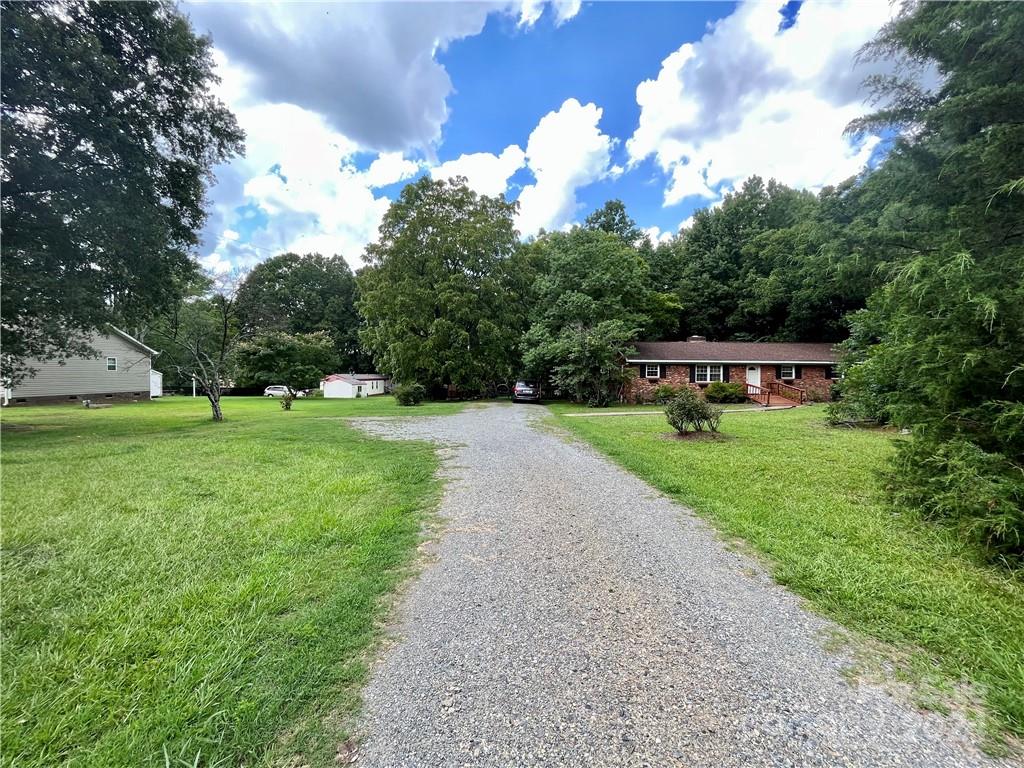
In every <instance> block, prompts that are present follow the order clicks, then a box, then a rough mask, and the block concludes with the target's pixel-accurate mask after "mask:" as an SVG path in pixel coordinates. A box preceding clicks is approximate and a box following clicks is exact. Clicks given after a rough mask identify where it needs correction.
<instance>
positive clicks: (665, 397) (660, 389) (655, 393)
mask: <svg viewBox="0 0 1024 768" xmlns="http://www.w3.org/2000/svg"><path fill="white" fill-rule="evenodd" d="M679 389H680V388H679V387H677V386H675V385H674V384H659V385H658V386H656V387H655V388H654V389H653V390H652V391H651V397H652V398H653V399H654V402H656V403H657V404H658V405H667V404H668V403H669V402H670V401H671V400H672V398H674V397H675V396H676V395H678V394H679Z"/></svg>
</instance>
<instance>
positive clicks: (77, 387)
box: [11, 334, 151, 398]
mask: <svg viewBox="0 0 1024 768" xmlns="http://www.w3.org/2000/svg"><path fill="white" fill-rule="evenodd" d="M92 347H93V349H95V350H96V351H97V352H99V356H98V357H93V358H86V357H72V358H68V360H67V361H66V362H65V364H64V365H61V364H60V363H58V362H56V361H55V360H47V361H45V362H40V361H38V360H33V361H30V362H29V365H30V366H31V367H32V368H35V369H37V371H38V373H36V375H35V376H33V377H32V378H31V379H26V380H25V381H23V382H22V383H21V384H19V385H18V386H17V387H15V388H14V390H13V392H12V393H11V397H12V398H18V397H54V396H59V395H97V394H104V393H108V392H109V393H115V392H141V393H142V395H143V396H145V397H148V396H149V370H150V367H151V364H150V359H149V353H147V352H144V351H143V350H141V349H139V348H138V347H136V346H135V345H134V344H130V343H129V342H127V341H125V340H124V339H122V338H120V337H119V336H114V335H112V334H111V335H106V334H103V335H99V336H96V337H94V338H93V341H92ZM108 357H116V358H117V370H116V371H108V370H107V358H108Z"/></svg>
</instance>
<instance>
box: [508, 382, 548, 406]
mask: <svg viewBox="0 0 1024 768" xmlns="http://www.w3.org/2000/svg"><path fill="white" fill-rule="evenodd" d="M540 397H541V389H540V384H538V383H537V382H535V381H517V382H516V384H515V386H514V387H512V402H513V403H539V402H540Z"/></svg>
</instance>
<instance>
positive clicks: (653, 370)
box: [644, 365, 661, 379]
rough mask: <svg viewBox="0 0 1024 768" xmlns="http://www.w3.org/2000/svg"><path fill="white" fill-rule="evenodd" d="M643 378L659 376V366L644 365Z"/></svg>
mask: <svg viewBox="0 0 1024 768" xmlns="http://www.w3.org/2000/svg"><path fill="white" fill-rule="evenodd" d="M644 378H647V379H657V378H661V366H660V365H647V366H644Z"/></svg>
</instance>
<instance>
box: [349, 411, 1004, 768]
mask: <svg viewBox="0 0 1024 768" xmlns="http://www.w3.org/2000/svg"><path fill="white" fill-rule="evenodd" d="M544 414H545V412H544V409H542V408H540V407H537V406H510V405H509V406H502V405H494V406H488V407H485V408H470V409H467V410H465V411H464V412H462V413H460V414H458V415H455V416H444V417H424V418H415V419H409V420H396V421H383V420H379V421H361V422H360V426H361V427H362V428H364V429H366V430H368V431H371V432H373V433H374V434H378V435H384V436H388V437H398V438H417V439H427V440H431V441H435V442H438V443H442V444H446V445H448V446H450V447H449V450H448V451H446V456H447V458H446V461H445V467H446V469H445V472H446V476H447V477H448V478H449V482H448V485H447V490H446V492H445V496H444V500H443V502H442V505H441V510H440V513H441V516H442V518H443V521H444V528H443V532H442V533H441V534H440V536H439V538H438V540H436V541H434V542H433V543H432V544H431V545H430V546H429V551H430V555H431V557H430V559H429V563H428V564H427V565H426V566H425V568H424V570H423V572H422V573H421V575H420V576H419V577H418V578H417V579H416V580H415V582H414V583H413V584H412V585H411V586H410V587H409V589H408V590H406V592H405V593H404V595H403V596H402V598H401V601H400V605H399V608H398V611H397V615H396V618H395V625H394V626H393V628H392V635H393V642H391V643H388V644H387V645H386V646H385V648H384V650H383V652H382V658H381V659H380V660H379V662H378V663H377V665H376V667H375V670H374V673H373V675H372V676H371V680H370V683H369V684H368V686H367V688H366V689H365V691H364V696H365V703H366V706H365V711H364V716H363V722H362V735H363V743H362V746H361V747H360V749H359V752H358V761H359V764H360V765H362V766H379V767H381V768H383V767H384V766H460V765H472V766H526V765H544V766H585V765H600V766H685V767H686V768H697V767H698V766H709V767H711V766H713V767H714V768H724V767H725V766H922V768H924V767H927V768H940V766H957V767H962V766H994V765H1000V764H1002V763H999V762H997V761H993V760H989V759H986V758H985V757H983V756H982V755H981V754H980V753H979V752H978V751H977V750H976V749H975V748H974V747H973V746H972V744H971V740H970V736H969V732H968V730H967V728H966V726H965V725H964V723H963V721H962V720H961V719H959V718H957V717H942V716H939V715H934V714H925V713H921V712H918V711H917V710H915V709H914V708H913V707H911V706H910V705H908V704H906V703H905V702H903V701H902V700H901V699H899V698H897V697H894V696H893V695H890V694H889V693H887V692H886V691H885V690H883V689H881V688H878V687H875V686H873V685H869V684H866V683H863V682H862V683H859V684H854V685H851V684H849V683H848V682H847V681H846V680H845V679H844V677H843V674H842V671H843V669H844V668H845V667H849V666H850V665H851V664H852V661H851V659H850V658H848V657H844V656H843V655H841V654H837V653H835V652H830V651H826V650H825V648H824V644H825V637H826V636H827V635H828V633H829V631H830V630H832V629H834V628H835V627H834V625H833V624H831V623H830V622H828V621H825V620H823V619H822V618H820V617H818V616H816V615H814V614H812V613H810V612H809V611H807V610H806V609H804V608H803V607H802V606H801V602H800V600H799V599H798V598H796V597H794V596H793V595H792V594H790V593H789V592H787V591H786V590H785V589H783V588H781V587H779V586H777V585H775V584H774V583H773V582H772V581H771V579H770V578H768V577H767V576H766V575H765V574H764V572H763V570H762V569H761V568H759V567H758V566H757V565H756V564H755V563H754V562H752V561H751V560H750V559H749V558H747V557H745V556H743V555H740V554H738V553H736V552H733V551H730V550H728V549H727V548H726V547H725V546H724V545H723V544H722V542H721V540H720V539H719V538H718V537H717V536H716V534H715V533H714V532H713V531H712V530H711V528H710V527H709V526H708V525H706V524H705V523H703V522H702V521H701V520H699V519H698V518H697V517H695V516H694V515H692V514H691V513H690V512H688V511H687V510H686V509H685V508H684V507H681V506H680V505H678V504H676V503H675V502H673V501H670V500H668V499H667V498H665V497H663V496H662V495H660V494H659V493H658V492H656V491H654V490H653V489H652V488H651V487H650V486H648V485H647V484H646V483H644V482H642V481H641V480H639V479H637V478H636V477H634V476H632V475H630V474H628V473H627V472H626V471H625V470H622V469H620V468H618V467H616V466H615V465H613V464H612V463H611V462H609V461H608V460H607V459H605V458H603V457H602V456H599V455H598V454H596V453H595V452H594V451H592V450H590V449H589V448H587V447H585V446H583V445H581V444H579V443H574V442H569V441H568V440H567V439H566V438H564V437H561V436H558V435H556V434H553V433H552V432H551V431H548V430H545V429H544V428H542V427H539V426H538V420H539V419H540V418H541V417H543V415H544ZM737 471H741V470H740V469H739V468H738V469H737ZM780 502H783V503H784V500H780Z"/></svg>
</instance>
